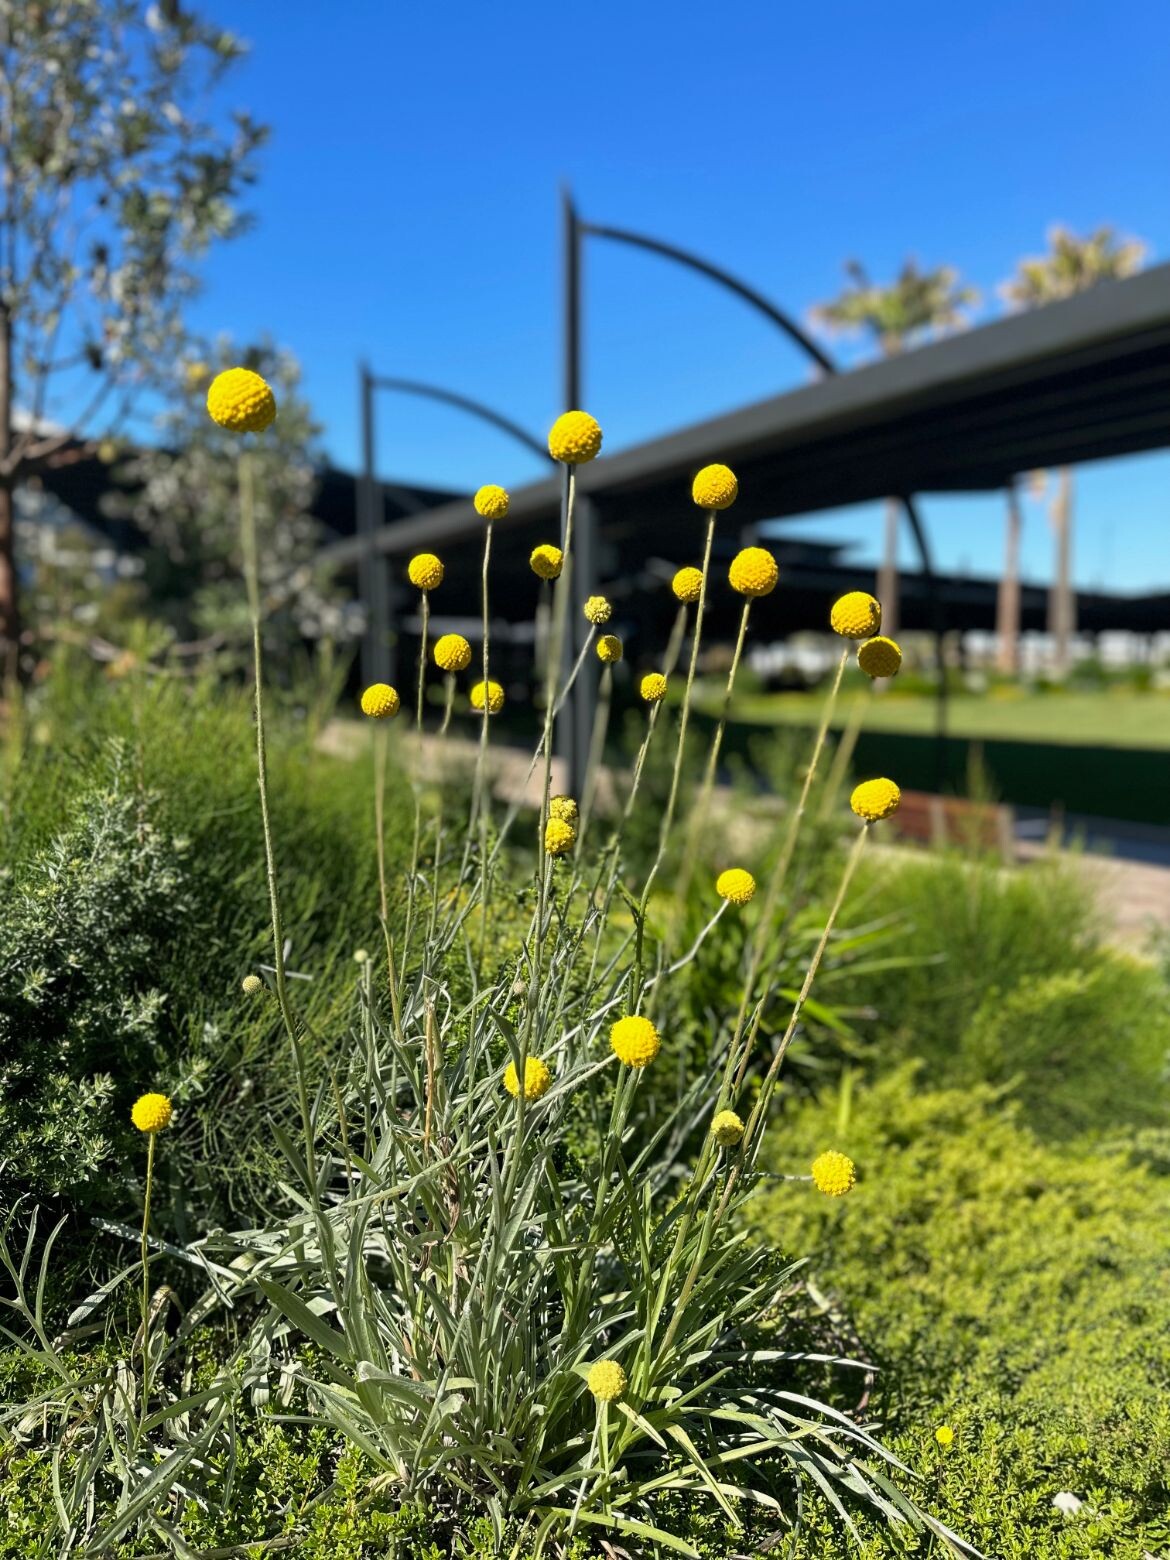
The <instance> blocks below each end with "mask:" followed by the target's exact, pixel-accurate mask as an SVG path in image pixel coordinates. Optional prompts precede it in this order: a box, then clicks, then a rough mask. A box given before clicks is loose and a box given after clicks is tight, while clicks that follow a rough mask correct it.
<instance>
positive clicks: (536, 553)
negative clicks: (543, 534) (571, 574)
mask: <svg viewBox="0 0 1170 1560" xmlns="http://www.w3.org/2000/svg"><path fill="white" fill-rule="evenodd" d="M564 566H565V555H564V553H563V552H562V551H561V549H560V548H559V547H554V546H553V544H552V543H551V542H541V544H540V546H539V547H534V548H533V549H532V556H531V557H530V558H529V560H528V567H529V568H530V569H531V570H532V572H533V574H535V575H536V576H537V577H538V578H539V579H542V580H555V579H557V578H559V576H560V572H561V570H562V569H563V568H564Z"/></svg>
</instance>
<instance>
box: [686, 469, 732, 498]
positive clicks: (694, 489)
mask: <svg viewBox="0 0 1170 1560" xmlns="http://www.w3.org/2000/svg"><path fill="white" fill-rule="evenodd" d="M738 496H739V482H738V481H737V480H736V475H735V472H734V471H732V470H731V468H730V466H704V467H703V469H702V471H700V472H699V474H698V476H696V478H695V480H694V482H692V483H691V497H692V498H693V499H694V501H695V503H696V504H698V506H699V508H700V509H730V508H731V506H732V504H734V503H735V500H736V499H737V497H738Z"/></svg>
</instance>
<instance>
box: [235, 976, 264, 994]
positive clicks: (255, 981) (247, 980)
mask: <svg viewBox="0 0 1170 1560" xmlns="http://www.w3.org/2000/svg"><path fill="white" fill-rule="evenodd" d="M263 985H264V982H263V981H262V980H261V979H260V977H259V975H245V976H244V978H243V980H242V981H241V982H240V990H241V991H242V992H243V993H244V995H245V996H246V997H254V996H255V995H256V993H257V992H258V991H260V990H261V989H262V988H263Z"/></svg>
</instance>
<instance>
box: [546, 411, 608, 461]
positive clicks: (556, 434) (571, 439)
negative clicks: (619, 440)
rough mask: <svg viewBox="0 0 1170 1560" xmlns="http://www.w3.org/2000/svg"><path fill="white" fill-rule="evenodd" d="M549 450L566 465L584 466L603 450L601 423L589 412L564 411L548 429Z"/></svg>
mask: <svg viewBox="0 0 1170 1560" xmlns="http://www.w3.org/2000/svg"><path fill="white" fill-rule="evenodd" d="M548 452H549V454H550V455H551V456H552V458H553V459H554V460H559V461H562V462H563V463H564V464H565V465H566V466H583V465H584V464H585V462H586V461H587V460H594V459H596V457H597V456H598V455H599V454H600V452H601V424H600V423H599V422H598V421H597V418H596V417H590V415H589V413H588V412H562V413H561V415H560V416H559V417H558V418H557V420H556V422H555V423H553V425H552V427H551V428H550V429H549V431H548Z"/></svg>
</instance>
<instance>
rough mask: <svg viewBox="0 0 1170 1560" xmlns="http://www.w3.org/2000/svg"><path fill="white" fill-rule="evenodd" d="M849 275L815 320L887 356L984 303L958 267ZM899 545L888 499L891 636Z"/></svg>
mask: <svg viewBox="0 0 1170 1560" xmlns="http://www.w3.org/2000/svg"><path fill="white" fill-rule="evenodd" d="M845 271H846V274H847V275H848V277H849V285H848V286H847V287H845V288H844V290H843V291H842V292H841V293H840V294H839V295H838V296H837V297H836V298H834V299H832V300H830V302H828V303H822V304H818V305H817V306H816V308H814V310H813V318H814V319H815V320H816V321H818V322H819V323H820V324H821V325H823V326H825V327H826V328H827V329H829V330H834V331H839V332H843V333H847V334H848V333H856V332H858V331H860V332H863V333H866V334H868V335H869V336H871V337H872V338H873V339H874V340H875V341H876V342H877V343H878V345H879V346H880V347H881V350H882V352H883V353H884V354H885V356H886V357H895V356H896V355H897V354H898V353H900V352H904V351H905V350H906V348H907V347H910V346H913V345H914V344H915V343H916V342H919V341H921V340H922V339H924V338H928V337H931V336H937V335H942V334H945V333H946V332H947V331H951V330H959V329H961V328H962V327H963V326H964V325H965V324H966V313H965V311H966V310H967V308H969V307H971V306H973V305H974V304H976V303H977V302H978V301H979V294H978V293H977V292H976V291H975V289H974V288H972V287H964V286H963V285H961V284H960V281H959V273H958V271H957V270H956V269H955V268H954V266H949V265H940V266H936V267H935V268H934V269H933V270H931V271H920V270H919V269H918V264H917V262H916V261H915V260H913V259H910V260H907V261H906V262H905V263H904V264H903V266H902V269H901V270H900V271H899V272H898V274H897V276H896V277H895V278H894V280H893V281H892V282H890V283H889V284H888V285H885V286H883V285H881V284H880V283H877V282H874V281H872V280H871V278H870V276H869V273H868V272H867V271H866V269H865V267H864V266H862V265H861V264H860V263H859V262H858V261H856V260H850V261H848V262H847V263H846V266H845ZM897 546H898V505H897V504H896V503H895V502H894V500H892V499H888V500H887V502H886V530H885V551H884V558H883V562H882V567H881V571H880V575H879V579H878V595H879V597H880V598H881V603H882V623H883V629H884V631H885V632H886V633H893V632H894V630H895V629H896V628H897V617H898V564H897Z"/></svg>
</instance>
